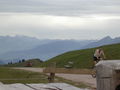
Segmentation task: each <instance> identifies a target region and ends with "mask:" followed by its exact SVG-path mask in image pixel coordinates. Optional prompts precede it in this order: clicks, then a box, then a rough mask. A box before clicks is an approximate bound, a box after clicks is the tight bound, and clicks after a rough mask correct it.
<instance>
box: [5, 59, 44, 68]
mask: <svg viewBox="0 0 120 90" xmlns="http://www.w3.org/2000/svg"><path fill="white" fill-rule="evenodd" d="M28 63H32V67H39V65H40V64H42V63H43V61H41V60H40V59H30V60H26V61H24V62H22V61H21V62H18V63H14V64H7V65H5V66H8V67H25V66H27V64H28Z"/></svg>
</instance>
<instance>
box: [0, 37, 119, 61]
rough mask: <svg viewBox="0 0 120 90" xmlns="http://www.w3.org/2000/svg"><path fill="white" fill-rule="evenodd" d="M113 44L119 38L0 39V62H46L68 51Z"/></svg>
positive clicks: (117, 41)
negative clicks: (23, 60)
mask: <svg viewBox="0 0 120 90" xmlns="http://www.w3.org/2000/svg"><path fill="white" fill-rule="evenodd" d="M4 39H5V40H4ZM1 43H2V44H1ZM113 43H120V37H118V38H114V39H112V38H111V37H109V36H107V37H105V38H103V39H101V40H49V39H46V40H39V39H36V38H32V37H26V36H15V37H10V36H7V37H0V50H1V51H0V60H4V62H8V61H14V62H16V61H18V60H20V59H31V58H40V59H41V60H47V59H50V58H52V57H55V56H56V55H59V54H61V53H65V52H68V51H72V50H80V49H85V48H91V47H97V46H101V45H107V44H113ZM2 51H3V52H2Z"/></svg>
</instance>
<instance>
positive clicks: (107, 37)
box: [101, 36, 112, 40]
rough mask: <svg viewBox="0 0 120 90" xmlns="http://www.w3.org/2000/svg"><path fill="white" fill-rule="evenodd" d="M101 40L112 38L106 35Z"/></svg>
mask: <svg viewBox="0 0 120 90" xmlns="http://www.w3.org/2000/svg"><path fill="white" fill-rule="evenodd" d="M101 40H112V38H111V37H110V36H106V37H104V38H102V39H101Z"/></svg>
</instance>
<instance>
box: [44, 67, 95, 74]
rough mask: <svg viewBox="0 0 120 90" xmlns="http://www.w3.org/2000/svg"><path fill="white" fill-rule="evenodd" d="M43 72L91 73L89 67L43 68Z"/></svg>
mask: <svg viewBox="0 0 120 90" xmlns="http://www.w3.org/2000/svg"><path fill="white" fill-rule="evenodd" d="M43 72H44V73H66V74H92V73H93V71H92V70H91V69H66V68H45V69H44V70H43Z"/></svg>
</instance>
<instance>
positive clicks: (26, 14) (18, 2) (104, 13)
mask: <svg viewBox="0 0 120 90" xmlns="http://www.w3.org/2000/svg"><path fill="white" fill-rule="evenodd" d="M0 35H11V36H14V35H26V36H32V37H37V38H40V39H46V38H48V39H100V38H103V37H105V36H108V35H109V36H111V37H119V36H120V0H0Z"/></svg>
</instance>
